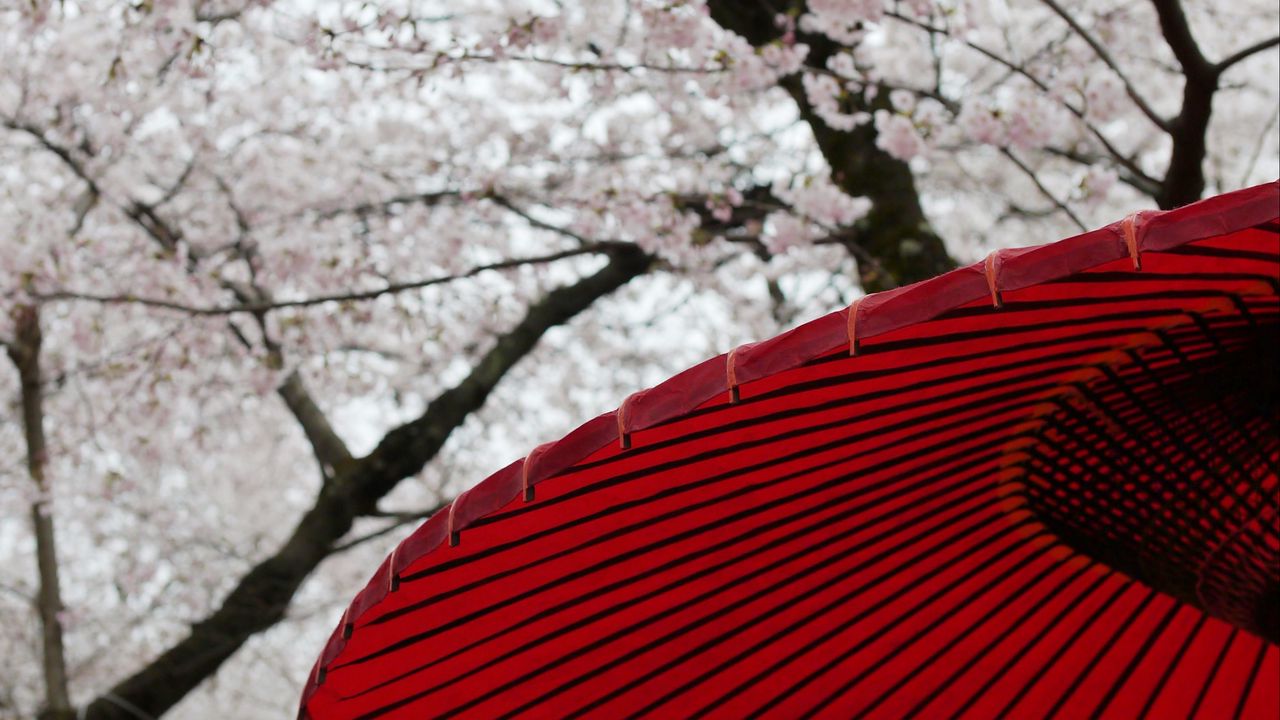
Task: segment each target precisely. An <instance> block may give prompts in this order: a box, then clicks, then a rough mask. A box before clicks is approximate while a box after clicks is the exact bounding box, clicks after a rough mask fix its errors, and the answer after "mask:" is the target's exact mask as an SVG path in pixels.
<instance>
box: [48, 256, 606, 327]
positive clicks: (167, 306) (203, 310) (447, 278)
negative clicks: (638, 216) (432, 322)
mask: <svg viewBox="0 0 1280 720" xmlns="http://www.w3.org/2000/svg"><path fill="white" fill-rule="evenodd" d="M629 247H630V244H628V243H624V242H620V241H602V242H594V243H589V244H587V245H584V246H583V247H579V248H573V249H571V250H561V251H559V252H554V253H548V254H546V255H532V256H528V257H519V258H510V259H507V260H500V261H498V262H495V263H489V264H487V265H478V266H476V267H473V268H471V269H470V270H467V271H466V272H462V273H457V274H454V275H441V276H437V277H433V278H425V279H423V280H413V281H409V282H401V283H391V284H389V285H387V286H385V287H381V288H376V289H373V290H362V291H357V292H346V293H333V294H329V295H317V296H315V297H309V298H302V299H299V300H279V301H262V302H246V303H238V304H236V305H213V306H201V305H190V304H187V303H181V302H176V301H173V300H164V299H161V298H144V297H135V296H133V295H107V294H100V293H90V292H79V291H74V290H58V291H54V292H47V293H32V294H31V297H34V298H35V299H37V300H44V301H50V300H71V301H85V302H97V303H104V304H109V305H145V306H147V307H154V308H158V309H161V310H173V311H175V312H180V313H184V314H187V315H195V316H205V317H208V316H219V315H233V314H236V313H248V314H260V313H266V312H271V311H273V310H282V309H285V308H304V307H311V306H314V305H323V304H325V303H332V302H337V303H342V302H361V301H366V300H374V299H377V298H380V297H382V296H384V295H394V294H397V293H402V292H407V291H410V290H420V289H422V288H426V287H431V286H432V285H441V284H444V283H449V282H454V281H456V280H463V279H466V278H470V277H474V276H476V275H479V274H481V273H483V272H487V271H490V270H507V269H510V268H514V267H520V266H522V265H537V264H542V263H549V262H555V261H556V260H564V259H566V258H571V257H577V256H580V255H591V254H597V253H610V252H617V251H620V250H625V249H626V248H629Z"/></svg>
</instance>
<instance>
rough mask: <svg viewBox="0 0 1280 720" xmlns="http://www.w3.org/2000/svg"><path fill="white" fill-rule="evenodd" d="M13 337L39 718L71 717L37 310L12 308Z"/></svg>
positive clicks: (11, 350)
mask: <svg viewBox="0 0 1280 720" xmlns="http://www.w3.org/2000/svg"><path fill="white" fill-rule="evenodd" d="M14 325H15V326H16V328H15V332H14V338H13V341H12V342H10V343H6V345H5V351H6V353H7V354H8V355H9V359H10V360H11V361H13V365H14V367H15V368H17V370H18V379H19V387H20V393H21V403H22V425H23V429H24V431H25V437H26V443H27V471H28V473H29V474H30V475H31V480H32V481H33V482H34V483H35V486H36V499H35V502H33V503H32V505H31V522H32V526H33V529H34V530H35V539H36V566H37V569H38V572H39V575H40V590H39V593H38V596H37V600H36V608H37V610H38V611H39V614H40V629H41V645H42V649H43V651H44V652H43V658H44V683H45V707H44V709H43V710H42V711H41V713H40V717H41V718H42V720H71V719H72V718H74V717H75V712H74V710H72V707H71V695H70V692H69V691H68V688H67V661H66V655H65V650H64V646H63V642H62V619H61V617H60V615H61V613H62V610H63V606H62V591H61V589H60V587H59V582H58V553H57V548H56V546H55V543H54V532H53V508H52V507H51V498H50V489H49V479H48V477H47V476H46V475H45V468H46V465H47V464H48V461H49V455H48V449H47V447H46V444H45V436H44V392H43V390H42V388H41V383H40V346H41V344H42V342H43V336H42V334H41V332H40V314H39V310H38V309H37V308H36V307H35V306H31V305H24V306H20V307H18V308H17V309H16V310H15V311H14Z"/></svg>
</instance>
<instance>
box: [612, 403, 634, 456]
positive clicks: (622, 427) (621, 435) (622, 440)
mask: <svg viewBox="0 0 1280 720" xmlns="http://www.w3.org/2000/svg"><path fill="white" fill-rule="evenodd" d="M633 397H635V395H628V396H627V397H626V398H625V399H624V400H623V401H622V404H621V405H619V406H618V410H617V412H615V413H614V417H616V418H618V446H619V447H621V448H622V449H623V450H628V449H630V448H631V433H630V432H629V431H628V430H627V408H628V406H630V405H631V398H633Z"/></svg>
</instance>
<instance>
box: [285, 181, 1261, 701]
mask: <svg viewBox="0 0 1280 720" xmlns="http://www.w3.org/2000/svg"><path fill="white" fill-rule="evenodd" d="M1278 217H1280V180H1274V181H1271V182H1268V183H1264V184H1261V185H1256V186H1254V187H1250V188H1245V189H1242V190H1236V191H1233V192H1229V193H1225V194H1222V195H1217V196H1215V197H1211V198H1206V199H1204V200H1200V201H1198V202H1195V203H1192V204H1190V205H1185V206H1183V207H1180V208H1176V209H1173V210H1165V211H1159V210H1144V211H1139V212H1136V213H1133V214H1131V215H1129V216H1127V217H1126V218H1124V219H1123V220H1119V221H1116V222H1113V223H1111V224H1109V225H1105V226H1103V227H1100V228H1097V229H1095V230H1091V231H1089V232H1085V233H1082V234H1079V235H1075V236H1072V237H1068V238H1065V239H1063V240H1058V241H1056V242H1050V243H1045V244H1041V245H1033V246H1028V247H1022V248H1009V249H1001V250H996V251H995V252H993V253H991V254H990V255H989V256H988V257H987V258H985V259H984V260H982V261H979V262H976V263H973V264H970V265H967V266H963V267H960V268H957V269H955V270H951V271H949V272H946V273H943V274H941V275H938V276H935V277H933V278H930V279H928V280H923V281H920V282H917V283H913V284H911V285H904V286H902V287H898V288H894V289H892V290H887V291H885V292H880V293H873V294H870V295H864V296H862V297H860V298H858V299H856V300H854V302H853V303H852V304H851V305H850V306H849V307H847V308H842V309H840V310H836V311H834V312H831V313H828V314H827V315H824V316H822V317H819V318H816V319H814V320H810V321H808V322H806V323H804V324H801V325H799V326H797V327H795V328H793V329H791V330H788V331H786V332H783V333H781V334H779V335H776V336H774V337H772V338H769V339H767V340H762V341H759V342H755V343H747V344H745V345H740V346H738V347H737V348H734V349H733V350H730V351H729V352H727V353H722V354H720V355H717V356H715V357H713V358H709V359H707V360H704V361H703V362H701V363H698V364H697V365H694V366H693V367H690V368H688V369H687V370H684V371H682V372H680V373H677V374H675V375H673V376H672V377H670V378H668V379H667V380H665V381H663V382H661V383H659V384H658V385H655V386H654V387H651V388H648V389H644V390H640V391H638V392H636V393H633V394H632V395H630V396H628V397H627V398H625V399H624V400H623V401H622V403H621V404H620V405H619V407H618V408H617V409H616V410H612V411H610V412H607V413H605V414H603V415H600V416H598V417H596V418H593V419H591V420H588V421H587V422H585V423H583V424H582V425H580V426H578V427H577V428H575V429H574V430H571V431H570V432H569V433H568V434H566V435H564V436H563V437H562V438H560V439H559V440H555V441H552V442H549V443H544V444H542V445H539V446H538V447H536V448H534V450H533V451H532V452H530V453H529V455H528V456H526V457H525V458H522V459H519V460H516V461H514V462H512V463H510V464H509V465H507V466H506V467H504V468H502V469H501V470H498V471H497V472H495V473H493V474H492V475H489V476H488V477H487V478H485V479H483V480H481V481H480V482H479V483H477V484H476V485H475V486H473V487H472V488H470V489H468V490H466V491H464V492H462V493H461V494H459V495H458V497H456V498H455V499H454V500H453V502H451V503H450V504H449V505H448V506H447V507H445V508H443V509H441V510H440V511H438V512H436V513H435V514H434V515H432V516H431V517H430V518H428V519H427V520H426V521H425V522H423V523H422V525H420V526H419V527H418V528H417V529H416V530H414V532H413V533H412V534H411V535H409V537H407V538H405V539H404V540H403V541H401V542H400V543H399V544H398V545H397V546H396V547H395V548H394V549H393V550H392V552H391V553H390V554H389V555H388V556H387V557H386V558H385V559H384V560H383V562H382V563H381V564H380V565H379V566H378V569H377V570H376V571H375V572H374V574H373V577H372V578H370V580H369V582H368V583H367V584H366V585H365V587H364V588H363V589H362V590H361V591H360V592H358V593H357V594H356V596H355V597H354V598H353V599H352V601H351V603H350V605H349V606H348V607H347V609H346V611H345V612H344V613H343V615H342V619H341V620H340V621H339V622H338V625H337V627H335V628H334V630H333V632H332V633H331V635H330V637H329V640H328V642H327V643H326V644H325V646H324V648H323V650H322V651H321V653H320V655H319V657H318V658H317V660H316V663H315V665H314V666H313V667H312V670H311V673H310V675H309V676H308V678H307V683H306V686H305V687H304V689H303V693H302V699H301V708H300V714H301V715H302V716H305V715H306V710H305V709H306V704H307V702H308V701H309V700H310V699H311V697H312V696H313V695H314V694H315V692H316V690H317V689H318V688H319V687H320V684H321V682H322V680H323V669H324V668H326V667H328V666H329V665H330V664H332V663H333V661H334V660H335V659H336V658H337V657H338V655H340V654H341V653H342V650H343V649H344V648H345V647H346V639H347V637H348V636H349V630H350V628H352V627H353V626H354V623H355V622H356V621H357V620H358V619H359V618H360V617H361V616H362V615H364V613H365V612H367V611H368V610H370V609H371V608H373V607H374V606H375V605H377V604H378V603H380V602H381V601H382V600H383V599H385V598H386V596H387V595H388V594H389V593H390V592H392V590H393V587H392V585H393V582H394V580H395V579H396V578H397V577H398V574H399V573H400V572H401V571H402V570H403V569H405V568H406V567H408V566H409V565H411V564H413V563H415V562H417V561H418V560H420V559H421V558H422V557H424V556H425V555H427V554H428V553H430V552H433V551H435V550H436V549H437V548H439V547H440V546H442V545H454V544H457V543H458V542H459V541H460V533H461V531H462V530H464V529H466V528H467V527H468V526H470V525H471V524H472V523H474V522H475V521H476V520H478V519H479V518H482V517H484V516H486V515H489V514H491V513H493V512H496V511H498V510H499V509H501V508H503V507H504V506H506V505H507V504H508V503H510V502H511V501H512V500H514V499H516V498H517V497H519V496H521V495H523V496H524V498H525V500H526V501H532V500H533V498H534V492H535V490H534V489H535V488H536V486H537V484H538V483H539V482H541V481H542V480H545V479H547V478H550V477H552V476H554V475H556V474H558V473H560V472H562V471H563V470H565V469H567V468H569V467H571V466H573V465H575V464H577V463H579V462H581V461H582V460H584V459H585V458H587V457H588V456H590V455H591V454H592V453H595V452H596V451H598V450H599V449H600V448H602V447H605V446H606V445H609V444H610V443H614V442H619V441H621V442H622V444H623V447H624V448H625V447H628V446H629V436H630V433H632V432H635V431H637V430H643V429H646V428H650V427H654V426H656V425H659V424H662V423H665V422H669V421H672V420H675V419H678V418H679V417H681V416H683V415H686V414H688V413H689V412H691V411H692V410H694V409H696V408H697V407H699V406H701V405H702V404H703V403H705V402H707V401H708V400H711V399H712V398H714V397H716V396H717V395H721V394H724V393H729V394H730V395H731V396H733V397H735V398H736V397H737V396H738V393H739V390H738V388H739V387H740V386H742V385H745V384H746V383H749V382H751V381H754V380H760V379H763V378H766V377H769V376H771V375H774V374H776V373H780V372H784V371H787V370H791V369H794V368H796V367H799V366H800V365H803V364H804V363H806V362H808V361H809V360H812V359H813V358H815V357H818V356H820V355H823V354H825V353H828V352H831V351H833V350H836V349H838V348H840V347H842V346H850V349H851V352H856V348H857V344H858V342H860V341H862V340H864V339H867V338H870V337H875V336H878V335H883V334H885V333H888V332H891V331H894V330H899V329H902V328H905V327H908V326H911V325H915V324H918V323H923V322H927V321H929V320H932V319H934V318H936V317H938V316H939V315H942V314H944V313H946V312H948V311H950V310H954V309H956V308H958V307H961V306H963V305H966V304H969V303H971V302H974V301H976V300H980V299H982V298H987V297H989V298H991V299H992V301H993V304H995V305H997V306H998V305H999V302H1000V294H1001V293H1003V292H1007V291H1012V290H1020V289H1023V288H1027V287H1031V286H1034V285H1039V284H1042V283H1046V282H1050V281H1054V280H1058V279H1061V278H1064V277H1068V276H1070V275H1074V274H1076V273H1079V272H1082V271H1085V270H1088V269H1090V268H1093V267H1097V266H1099V265H1103V264H1105V263H1108V262H1113V261H1116V260H1122V259H1124V258H1126V257H1128V258H1130V259H1132V260H1133V262H1134V266H1135V269H1139V268H1140V266H1141V255H1142V253H1143V252H1147V251H1163V250H1170V249H1173V248H1176V247H1179V246H1182V245H1185V244H1188V243H1191V242H1195V241H1197V240H1203V239H1205V238H1210V237H1216V236H1220V235H1227V234H1230V233H1233V232H1238V231H1240V230H1244V229H1247V228H1249V227H1253V226H1255V225H1259V224H1261V223H1266V222H1269V221H1273V220H1275V219H1277V218H1278ZM1156 231H1159V232H1156Z"/></svg>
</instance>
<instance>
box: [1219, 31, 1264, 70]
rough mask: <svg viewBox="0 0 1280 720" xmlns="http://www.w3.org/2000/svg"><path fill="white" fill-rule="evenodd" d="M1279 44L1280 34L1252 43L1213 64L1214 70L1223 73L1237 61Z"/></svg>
mask: <svg viewBox="0 0 1280 720" xmlns="http://www.w3.org/2000/svg"><path fill="white" fill-rule="evenodd" d="M1277 45H1280V36H1276V37H1273V38H1268V39H1266V40H1260V41H1258V42H1256V43H1254V44H1252V45H1250V46H1249V47H1246V48H1244V49H1242V50H1238V51H1236V52H1234V53H1232V54H1231V55H1228V56H1227V57H1226V58H1224V59H1223V60H1222V61H1221V62H1219V63H1217V64H1216V65H1214V66H1213V71H1214V72H1215V73H1217V74H1218V75H1221V74H1222V73H1224V72H1226V71H1227V70H1229V69H1230V68H1231V66H1232V65H1235V64H1236V63H1238V62H1241V61H1242V60H1246V59H1248V58H1249V57H1251V56H1253V55H1256V54H1257V53H1260V52H1262V51H1263V50H1267V49H1269V48H1273V47H1276V46H1277Z"/></svg>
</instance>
